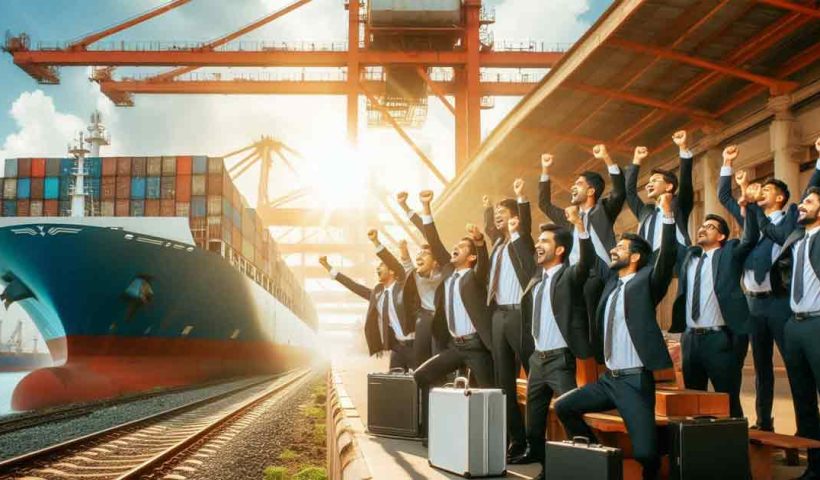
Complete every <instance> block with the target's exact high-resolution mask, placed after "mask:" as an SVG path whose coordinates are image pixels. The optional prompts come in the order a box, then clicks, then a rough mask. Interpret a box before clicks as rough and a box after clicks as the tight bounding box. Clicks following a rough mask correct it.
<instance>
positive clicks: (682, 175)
mask: <svg viewBox="0 0 820 480" xmlns="http://www.w3.org/2000/svg"><path fill="white" fill-rule="evenodd" d="M692 161H693V159H691V158H684V157H681V158H680V171H679V172H678V191H677V194H676V195H675V198H673V199H672V211H673V212H674V213H675V223H676V224H677V228H678V231H679V232H680V234H681V235H682V236H683V239H684V243H683V244H681V246H682V247H686V246H688V245H689V244H690V243H691V240H690V239H689V215H691V213H692V208H693V207H694V205H695V190H694V187H693V186H692ZM639 174H640V166H638V165H635V164H631V165H629V166H628V167H626V203H627V205H629V209H630V210H632V213H633V214H634V215H635V218H637V219H638V231H637V233H638V235H641V236H642V237H644V238H646V235H647V234H646V231H647V230H648V228H649V226H650V225H651V223H652V217H653V216H655V215H656V214H657V208H656V206H655V205H654V204H652V205H649V204H646V203H644V202H643V200H641V197H639V196H638V176H639ZM660 225H661V218H660V216H658V218H656V219H655V228H660ZM647 240H648V241H649V242H650V243H652V239H651V238H647ZM678 243H679V244H680V242H679V241H678ZM682 254H683V252H682V251H681V252H679V255H682Z"/></svg>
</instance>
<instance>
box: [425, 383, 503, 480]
mask: <svg viewBox="0 0 820 480" xmlns="http://www.w3.org/2000/svg"><path fill="white" fill-rule="evenodd" d="M505 404H506V396H505V395H504V392H503V391H502V390H500V389H495V388H484V389H480V388H469V386H468V385H467V379H466V378H464V377H459V378H457V379H456V381H455V383H454V386H453V387H451V388H447V387H445V388H434V389H432V390H431V391H430V412H429V417H428V440H427V441H428V447H429V450H428V459H429V461H430V465H431V466H433V467H436V468H440V469H442V470H447V471H448V472H452V473H455V474H457V475H461V476H463V477H466V478H471V477H491V476H503V475H506V472H507V411H506V407H505Z"/></svg>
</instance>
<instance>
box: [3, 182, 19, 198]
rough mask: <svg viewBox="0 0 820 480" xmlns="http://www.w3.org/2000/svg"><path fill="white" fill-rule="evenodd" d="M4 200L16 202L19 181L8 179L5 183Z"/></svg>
mask: <svg viewBox="0 0 820 480" xmlns="http://www.w3.org/2000/svg"><path fill="white" fill-rule="evenodd" d="M3 198H5V199H6V200H14V199H16V198H17V180H16V179H14V178H6V179H5V181H4V182H3Z"/></svg>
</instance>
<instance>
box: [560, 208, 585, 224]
mask: <svg viewBox="0 0 820 480" xmlns="http://www.w3.org/2000/svg"><path fill="white" fill-rule="evenodd" d="M564 217H566V219H567V221H568V222H569V223H571V224H573V225H580V224H581V215H580V211H579V210H578V207H577V206H576V205H571V206H569V207H567V208H565V209H564Z"/></svg>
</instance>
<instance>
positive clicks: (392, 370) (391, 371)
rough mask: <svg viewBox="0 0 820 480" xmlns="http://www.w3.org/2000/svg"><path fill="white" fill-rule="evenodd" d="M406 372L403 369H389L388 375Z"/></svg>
mask: <svg viewBox="0 0 820 480" xmlns="http://www.w3.org/2000/svg"><path fill="white" fill-rule="evenodd" d="M406 371H407V370H405V369H404V368H402V367H394V368H391V369H390V371H389V372H388V373H404V372H406Z"/></svg>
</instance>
